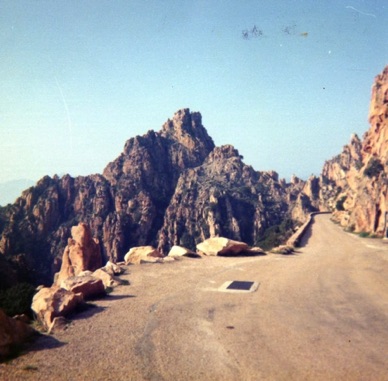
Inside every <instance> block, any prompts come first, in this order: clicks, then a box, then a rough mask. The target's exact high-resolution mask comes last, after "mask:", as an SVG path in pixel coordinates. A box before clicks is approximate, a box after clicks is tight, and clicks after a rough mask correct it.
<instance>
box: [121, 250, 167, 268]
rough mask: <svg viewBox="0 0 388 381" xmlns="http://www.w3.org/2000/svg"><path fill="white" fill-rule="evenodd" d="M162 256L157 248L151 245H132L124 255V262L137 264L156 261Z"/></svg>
mask: <svg viewBox="0 0 388 381" xmlns="http://www.w3.org/2000/svg"><path fill="white" fill-rule="evenodd" d="M162 258H163V255H162V254H161V253H160V251H159V250H158V249H155V248H154V247H152V246H139V247H133V248H132V249H130V250H129V251H128V253H127V254H125V256H124V261H125V263H126V264H127V265H128V264H133V265H139V264H141V263H145V262H157V261H160V260H161V259H162Z"/></svg>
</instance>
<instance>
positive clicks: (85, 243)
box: [55, 222, 102, 285]
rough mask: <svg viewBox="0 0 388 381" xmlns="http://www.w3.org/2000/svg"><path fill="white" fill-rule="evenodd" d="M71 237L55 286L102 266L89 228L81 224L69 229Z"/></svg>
mask: <svg viewBox="0 0 388 381" xmlns="http://www.w3.org/2000/svg"><path fill="white" fill-rule="evenodd" d="M71 235H72V238H69V240H68V244H67V246H66V248H65V251H64V253H63V256H62V265H61V269H60V271H59V273H58V274H57V275H56V279H55V284H57V285H60V284H61V282H62V281H63V280H66V279H67V278H69V277H74V276H76V275H79V274H80V273H81V272H83V271H85V270H89V271H94V270H97V269H98V268H100V267H101V266H102V258H101V253H100V246H99V241H98V240H97V239H95V238H92V236H91V231H90V228H89V226H87V225H86V224H85V223H82V222H81V223H79V224H78V225H77V226H73V227H72V228H71Z"/></svg>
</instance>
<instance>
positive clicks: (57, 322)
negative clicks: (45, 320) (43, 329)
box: [47, 316, 69, 335]
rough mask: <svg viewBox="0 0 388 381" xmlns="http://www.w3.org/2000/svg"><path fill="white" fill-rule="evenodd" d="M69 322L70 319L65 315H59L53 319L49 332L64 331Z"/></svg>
mask: <svg viewBox="0 0 388 381" xmlns="http://www.w3.org/2000/svg"><path fill="white" fill-rule="evenodd" d="M68 324H69V320H67V319H66V318H65V317H63V316H57V317H55V318H54V319H53V322H52V323H51V325H50V327H49V329H48V332H47V333H48V334H49V335H50V334H51V333H55V332H60V331H64V330H65V329H66V328H67V326H68Z"/></svg>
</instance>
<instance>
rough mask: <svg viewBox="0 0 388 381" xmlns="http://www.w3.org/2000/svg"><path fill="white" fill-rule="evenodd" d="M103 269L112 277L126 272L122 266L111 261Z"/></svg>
mask: <svg viewBox="0 0 388 381" xmlns="http://www.w3.org/2000/svg"><path fill="white" fill-rule="evenodd" d="M103 269H104V270H105V271H106V272H107V273H108V274H111V275H120V274H122V273H123V272H124V269H123V268H122V267H121V266H120V265H118V264H117V263H113V262H111V261H108V262H106V265H105V267H103Z"/></svg>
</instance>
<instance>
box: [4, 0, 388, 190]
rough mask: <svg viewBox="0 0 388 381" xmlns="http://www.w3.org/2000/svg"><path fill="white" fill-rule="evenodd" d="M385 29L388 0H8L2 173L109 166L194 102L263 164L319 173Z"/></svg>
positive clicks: (376, 61)
mask: <svg viewBox="0 0 388 381" xmlns="http://www.w3.org/2000/svg"><path fill="white" fill-rule="evenodd" d="M386 4H387V5H386ZM387 41H388V3H386V1H385V0H379V1H377V0H375V1H373V0H368V1H362V0H347V1H343V0H324V1H323V0H322V1H318V0H309V1H307V0H287V1H285V0H283V1H275V0H256V1H195V0H191V1H183V0H182V1H162V0H158V1H146V0H142V1H131V0H123V1H118V0H109V1H103V0H90V1H83V0H76V1H72V0H66V1H65V0H61V1H59V0H47V1H41V0H30V1H18V0H9V1H5V0H0V76H1V82H0V83H1V86H0V163H1V167H0V183H1V182H5V181H9V180H14V179H20V178H29V179H32V180H34V181H37V180H38V179H39V178H41V177H42V176H44V175H46V174H48V175H54V174H55V173H58V174H60V175H62V174H65V173H70V174H71V175H73V176H76V175H87V174H91V173H101V172H102V170H103V168H104V167H105V165H106V164H107V163H108V162H110V161H112V160H114V159H115V158H116V157H117V156H118V155H119V154H120V152H121V151H122V148H123V146H124V143H125V141H126V140H127V139H129V138H131V137H133V136H135V135H139V134H140V135H142V134H145V133H146V132H147V131H148V130H150V129H153V130H156V131H158V130H159V129H160V127H161V125H162V124H163V123H164V122H165V120H167V118H169V117H171V116H172V115H173V114H174V112H175V111H177V110H178V109H180V108H183V107H189V108H190V109H191V110H192V111H200V112H201V113H202V117H203V124H204V125H205V127H206V128H207V130H208V133H209V134H210V135H211V136H212V137H213V139H214V141H215V143H216V145H222V144H233V145H234V146H235V147H236V148H237V149H238V150H239V151H240V154H242V155H243V156H244V161H245V162H246V163H247V164H250V165H252V166H253V167H254V168H255V169H256V170H276V171H277V172H279V174H280V176H281V177H285V178H287V179H289V178H290V176H291V175H292V174H296V175H298V176H300V177H302V178H307V177H308V176H309V175H310V174H312V173H314V174H319V173H320V171H321V168H322V166H323V163H324V161H325V160H327V159H330V158H331V157H332V156H334V155H336V154H338V153H339V152H340V151H341V149H342V146H343V145H344V144H347V143H348V141H349V139H350V135H351V134H352V133H353V132H356V133H358V134H359V135H360V136H362V134H363V133H364V132H365V131H366V130H367V129H368V128H369V126H368V121H367V117H368V108H369V100H370V88H371V85H372V83H373V80H374V77H375V75H377V74H378V73H380V72H381V71H382V70H383V68H384V66H385V65H387V64H388V43H387Z"/></svg>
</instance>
